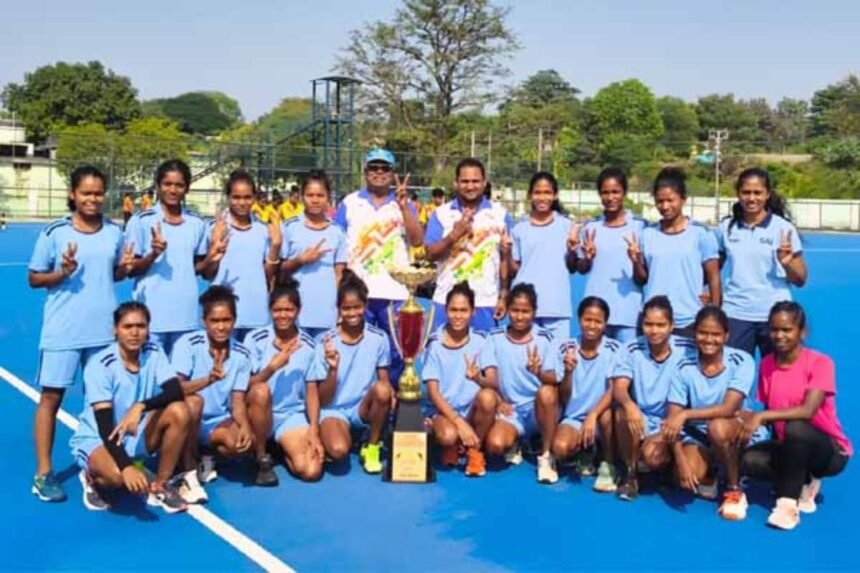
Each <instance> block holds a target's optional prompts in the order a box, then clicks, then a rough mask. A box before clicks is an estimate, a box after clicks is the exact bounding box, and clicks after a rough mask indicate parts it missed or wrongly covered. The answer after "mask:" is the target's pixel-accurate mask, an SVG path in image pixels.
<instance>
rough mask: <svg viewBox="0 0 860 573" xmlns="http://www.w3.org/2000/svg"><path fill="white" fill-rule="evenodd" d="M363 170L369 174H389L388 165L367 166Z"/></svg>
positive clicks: (389, 168) (389, 167)
mask: <svg viewBox="0 0 860 573" xmlns="http://www.w3.org/2000/svg"><path fill="white" fill-rule="evenodd" d="M365 169H367V171H368V172H370V173H391V166H390V165H368V166H367V167H366V168H365Z"/></svg>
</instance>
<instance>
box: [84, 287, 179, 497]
mask: <svg viewBox="0 0 860 573" xmlns="http://www.w3.org/2000/svg"><path fill="white" fill-rule="evenodd" d="M113 317H114V332H115V333H116V342H114V343H113V344H111V345H110V346H108V347H107V348H105V349H104V350H102V351H101V352H99V353H98V354H96V355H95V356H93V359H92V360H90V362H89V363H87V366H86V368H85V369H84V390H85V391H84V395H85V396H86V402H87V403H86V406H85V407H84V412H83V414H81V417H80V422H79V424H78V427H77V429H76V430H75V434H74V436H72V439H71V442H70V445H71V446H72V453H73V454H74V456H75V458H76V459H77V461H78V464H79V465H80V466H81V472H80V474H79V477H80V480H81V485H82V486H83V501H84V506H85V507H86V508H87V509H90V510H93V511H101V510H105V509H108V508H109V507H110V504H109V503H108V502H107V500H105V498H104V497H103V496H102V492H103V491H104V490H105V489H125V490H126V491H128V492H130V493H134V494H137V495H147V494H148V500H147V502H148V503H149V504H150V505H154V506H158V507H162V508H164V510H165V511H166V512H167V513H176V512H178V511H184V510H185V509H186V508H187V506H186V504H185V501H184V500H183V499H182V497H180V495H179V493H178V492H177V491H176V489H175V488H174V487H173V485H171V483H170V481H169V480H170V478H171V476H172V475H173V471H174V469H176V464H177V463H178V462H179V456H180V455H181V454H182V449H183V447H184V446H185V441H186V439H187V436H188V431H189V428H190V424H191V417H190V415H189V413H188V408H187V407H186V405H185V402H184V401H183V394H182V387H181V386H180V384H179V380H178V379H177V378H176V376H175V375H174V372H173V369H172V368H171V367H170V363H169V361H168V360H167V356H166V355H165V354H164V351H163V350H162V349H161V347H160V346H158V345H157V344H155V343H154V342H149V341H148V339H149V310H148V309H147V308H146V306H145V305H142V304H140V303H139V302H124V303H122V304H121V305H119V307H117V309H116V310H115V311H114V314H113ZM155 454H158V471H157V472H156V475H155V478H154V479H153V480H152V481H151V482H150V480H149V477H148V476H147V475H146V474H145V473H144V472H143V471H142V470H141V469H138V467H136V466H135V465H133V463H132V458H143V457H149V456H152V455H155Z"/></svg>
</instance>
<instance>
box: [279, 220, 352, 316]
mask: <svg viewBox="0 0 860 573" xmlns="http://www.w3.org/2000/svg"><path fill="white" fill-rule="evenodd" d="M283 229H284V243H283V246H282V247H281V258H282V259H294V258H296V257H298V256H299V255H301V254H302V252H303V251H304V250H305V249H310V248H312V247H315V246H316V245H318V244H319V243H320V241H325V242H324V243H323V245H322V247H321V248H323V249H331V251H330V252H328V253H325V254H324V255H323V256H322V257H321V258H320V260H318V261H317V262H315V263H311V264H309V265H302V266H301V267H299V268H298V269H297V270H296V271H295V272H294V273H293V278H295V279H296V280H297V281H298V283H299V295H300V296H301V298H302V311H301V314H300V315H299V324H300V325H301V326H302V327H303V328H314V329H318V328H324V329H329V328H333V327H334V325H335V324H336V323H337V304H336V301H337V282H336V280H335V274H334V266H335V265H337V264H346V263H347V262H349V250H348V249H347V245H346V234H344V232H343V230H342V229H341V228H340V227H338V226H337V225H335V224H331V223H330V224H329V225H328V226H327V227H326V228H324V229H311V228H310V227H308V226H307V224H306V219H305V216H304V215H299V216H298V217H293V218H292V219H290V220H289V221H287V222H285V223H284V225H283Z"/></svg>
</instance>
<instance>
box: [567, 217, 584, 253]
mask: <svg viewBox="0 0 860 573" xmlns="http://www.w3.org/2000/svg"><path fill="white" fill-rule="evenodd" d="M581 230H582V225H580V224H579V223H573V222H572V223H571V224H570V230H568V232H567V250H568V251H575V250H577V249H578V248H579V232H580V231H581Z"/></svg>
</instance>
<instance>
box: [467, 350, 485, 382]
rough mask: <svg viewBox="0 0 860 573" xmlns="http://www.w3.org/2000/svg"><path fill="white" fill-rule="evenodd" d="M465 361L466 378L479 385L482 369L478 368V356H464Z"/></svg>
mask: <svg viewBox="0 0 860 573" xmlns="http://www.w3.org/2000/svg"><path fill="white" fill-rule="evenodd" d="M463 359H464V360H465V361H466V378H467V379H468V380H471V381H472V382H474V383H475V384H477V383H478V379H479V378H480V376H481V369H480V368H478V355H477V354H475V355H474V356H473V357H472V358H469V355H468V354H464V355H463Z"/></svg>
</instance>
